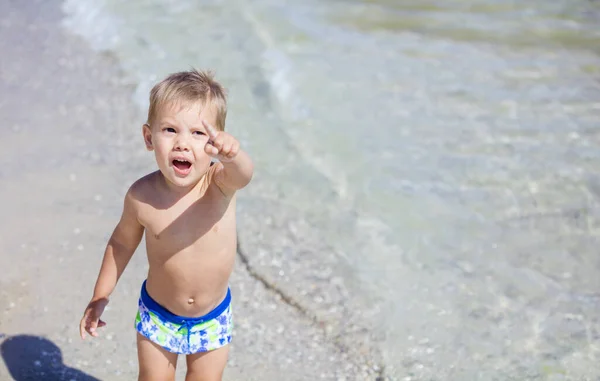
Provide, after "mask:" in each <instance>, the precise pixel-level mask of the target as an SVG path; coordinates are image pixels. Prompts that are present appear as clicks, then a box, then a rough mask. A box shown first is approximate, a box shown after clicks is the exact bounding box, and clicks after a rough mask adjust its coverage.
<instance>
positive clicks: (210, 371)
mask: <svg viewBox="0 0 600 381" xmlns="http://www.w3.org/2000/svg"><path fill="white" fill-rule="evenodd" d="M228 356H229V345H225V346H224V347H221V348H219V349H215V350H213V351H209V352H200V353H195V354H193V355H188V356H187V357H186V362H187V374H186V376H185V381H221V378H222V377H223V371H224V370H225V365H227V359H228Z"/></svg>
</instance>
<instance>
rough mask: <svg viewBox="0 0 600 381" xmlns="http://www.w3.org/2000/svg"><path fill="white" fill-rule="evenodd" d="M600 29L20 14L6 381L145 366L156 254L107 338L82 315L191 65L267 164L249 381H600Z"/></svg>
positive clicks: (113, 11) (9, 13)
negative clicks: (146, 137)
mask: <svg viewBox="0 0 600 381" xmlns="http://www.w3.org/2000/svg"><path fill="white" fill-rule="evenodd" d="M599 15H600V9H599V8H598V4H597V2H589V1H583V0H581V1H580V0H574V1H573V2H566V1H557V2H553V3H552V4H550V3H547V2H543V1H537V0H536V1H532V2H530V3H527V4H525V3H523V4H521V3H519V4H517V3H512V2H510V3H509V2H502V1H495V0H473V1H472V2H464V1H456V2H441V1H426V2H419V3H417V2H410V1H400V0H399V1H397V2H394V1H387V0H375V1H360V0H335V1H331V2H326V3H325V2H319V1H316V0H314V1H313V0H306V1H303V2H289V3H286V6H282V5H281V4H280V3H279V2H276V1H272V0H251V1H250V0H248V1H242V0H236V1H231V2H222V1H218V0H207V1H205V2H202V3H199V2H195V1H187V0H181V1H179V2H177V4H175V3H173V2H168V1H164V0H148V1H144V2H142V1H140V2H137V1H134V2H121V1H116V0H101V1H88V0H78V1H75V0H66V1H62V2H61V1H55V0H50V1H29V2H15V1H10V0H0V36H1V37H0V52H2V58H0V94H2V95H1V96H0V151H1V152H2V154H1V155H0V160H1V164H2V165H0V210H2V218H0V268H1V269H2V276H1V277H0V354H1V358H2V360H3V361H0V380H5V379H6V380H11V379H14V380H30V379H31V380H46V379H48V380H72V379H74V380H132V379H135V378H136V377H137V356H136V348H135V330H134V328H133V323H134V318H135V313H136V308H137V300H138V297H139V292H140V287H141V284H142V282H143V280H144V278H145V275H146V271H147V261H146V258H145V250H144V247H143V245H141V246H140V248H139V249H138V250H137V252H136V253H135V255H134V257H133V259H132V260H131V262H130V264H129V266H128V268H127V269H126V271H125V273H124V274H123V276H122V278H121V280H120V281H119V284H118V286H117V288H116V290H115V292H114V294H113V295H112V298H111V301H110V304H109V307H108V308H107V310H106V312H105V314H104V315H103V318H104V320H105V321H106V322H107V324H108V325H107V326H106V327H105V328H103V329H102V330H101V334H100V337H99V338H97V339H94V340H90V339H87V340H85V341H82V340H81V339H80V338H79V333H78V328H79V320H80V318H81V315H82V313H83V310H84V308H85V306H86V304H87V303H88V301H89V298H90V296H91V293H92V289H93V285H94V282H95V280H96V276H97V272H98V269H99V266H100V262H101V260H102V253H103V251H104V248H105V245H106V241H107V239H108V238H109V236H110V234H111V232H112V229H113V228H114V226H115V224H116V222H117V221H118V219H119V216H120V213H121V208H122V203H123V196H124V194H125V192H126V191H127V189H128V188H129V186H130V185H131V183H132V182H133V181H135V180H136V179H137V178H139V177H140V176H142V175H144V174H146V173H148V172H150V171H153V170H155V163H154V158H153V156H152V154H151V153H148V152H147V151H146V150H145V148H144V146H143V141H142V136H141V126H142V124H143V123H144V122H145V118H146V116H145V114H144V112H145V107H146V106H147V104H146V102H147V95H148V90H149V89H150V87H151V85H152V84H153V83H154V82H155V81H156V80H158V79H159V78H160V77H162V76H163V75H165V74H166V73H169V72H172V71H175V70H183V69H188V68H189V67H190V66H196V67H198V68H207V69H213V70H214V71H215V72H216V78H217V79H218V80H220V81H222V82H223V83H224V85H225V86H226V87H227V88H228V90H229V107H230V108H229V114H228V121H227V130H228V131H230V132H231V133H232V134H234V135H235V136H236V137H238V138H239V139H240V141H241V143H242V146H243V147H244V148H245V149H246V150H247V151H248V152H249V153H250V154H251V155H252V157H253V159H254V161H255V165H256V172H255V176H254V178H253V181H252V183H251V184H250V185H249V186H248V188H246V189H244V190H242V191H241V192H240V193H239V201H238V211H237V215H238V239H239V246H238V257H237V263H236V267H235V270H234V274H233V276H232V279H231V290H232V296H233V309H234V322H235V323H234V324H235V328H234V337H233V342H232V347H231V355H230V361H229V364H228V367H227V369H226V372H225V376H224V379H225V380H265V381H269V380H292V381H294V380H319V379H323V380H336V381H338V380H339V381H341V380H378V381H382V380H403V381H415V380H485V381H487V380H553V381H556V380H569V381H584V380H585V381H587V380H589V381H592V380H597V379H598V378H599V377H600V366H599V365H598V364H599V361H598V358H599V356H600V325H599V322H600V294H599V292H598V290H599V289H600V281H599V278H598V277H597V274H598V269H600V259H599V257H598V255H597V247H598V243H599V237H600V230H599V226H600V130H599V128H598V120H600V118H599V116H600V59H599V53H600V51H599V50H598V46H600V31H599V30H598V29H597V27H595V26H597V21H598V20H599V18H598V17H599ZM184 373H185V362H184V361H183V359H180V362H179V364H178V369H177V375H178V379H183V377H184Z"/></svg>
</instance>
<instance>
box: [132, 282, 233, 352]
mask: <svg viewBox="0 0 600 381" xmlns="http://www.w3.org/2000/svg"><path fill="white" fill-rule="evenodd" d="M138 306H139V309H138V313H137V316H136V318H135V328H136V330H137V331H138V332H139V333H140V334H141V335H142V336H144V337H147V338H148V339H149V340H150V341H152V342H154V343H156V344H158V345H160V346H161V347H163V348H164V349H166V350H167V351H169V352H172V353H178V354H184V355H190V354H194V353H198V352H208V351H212V350H214V349H217V348H220V347H223V346H225V345H227V344H229V343H230V342H231V332H232V329H233V322H232V316H231V315H232V314H231V291H230V290H227V296H226V297H225V299H224V300H223V301H222V302H221V304H219V305H218V306H217V307H216V308H215V309H214V310H212V311H211V312H209V313H208V314H206V315H204V316H201V317H197V318H188V317H182V316H177V315H175V314H173V313H171V312H170V311H169V310H167V309H166V308H164V307H163V306H161V305H160V304H158V303H157V302H156V301H155V300H154V299H152V298H151V297H150V295H148V292H147V291H146V281H144V283H143V284H142V291H141V295H140V300H139V302H138Z"/></svg>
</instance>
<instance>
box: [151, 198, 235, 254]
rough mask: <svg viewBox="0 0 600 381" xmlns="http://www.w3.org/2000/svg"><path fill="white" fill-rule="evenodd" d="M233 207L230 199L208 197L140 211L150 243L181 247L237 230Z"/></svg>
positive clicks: (213, 238) (180, 248)
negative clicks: (213, 200)
mask: <svg viewBox="0 0 600 381" xmlns="http://www.w3.org/2000/svg"><path fill="white" fill-rule="evenodd" d="M232 209H233V208H232V205H231V204H230V203H223V202H212V200H210V199H206V198H201V199H198V200H195V201H193V202H179V203H176V204H174V205H172V206H171V207H168V208H163V209H159V208H155V207H153V206H151V205H147V206H146V207H145V208H144V209H143V210H141V211H140V223H141V224H142V225H143V226H144V227H145V230H146V241H147V242H148V243H149V244H150V243H151V244H152V245H153V246H158V247H163V246H164V247H167V246H168V247H169V248H170V250H169V251H173V250H175V251H179V250H183V249H184V248H186V247H190V246H192V245H194V244H197V243H198V242H202V241H203V242H207V243H208V242H211V241H214V240H217V239H218V237H219V236H220V235H222V234H224V233H225V232H226V231H228V230H233V231H235V220H234V218H233V216H234V215H235V212H234V211H232Z"/></svg>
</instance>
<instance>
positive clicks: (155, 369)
mask: <svg viewBox="0 0 600 381" xmlns="http://www.w3.org/2000/svg"><path fill="white" fill-rule="evenodd" d="M137 348H138V362H139V365H140V375H139V378H138V381H175V367H176V366H177V354H176V353H171V352H168V351H167V350H165V349H164V348H162V347H161V346H160V345H158V344H155V343H153V342H152V341H150V340H148V339H147V338H146V337H144V336H142V335H140V334H139V333H138V334H137Z"/></svg>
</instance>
